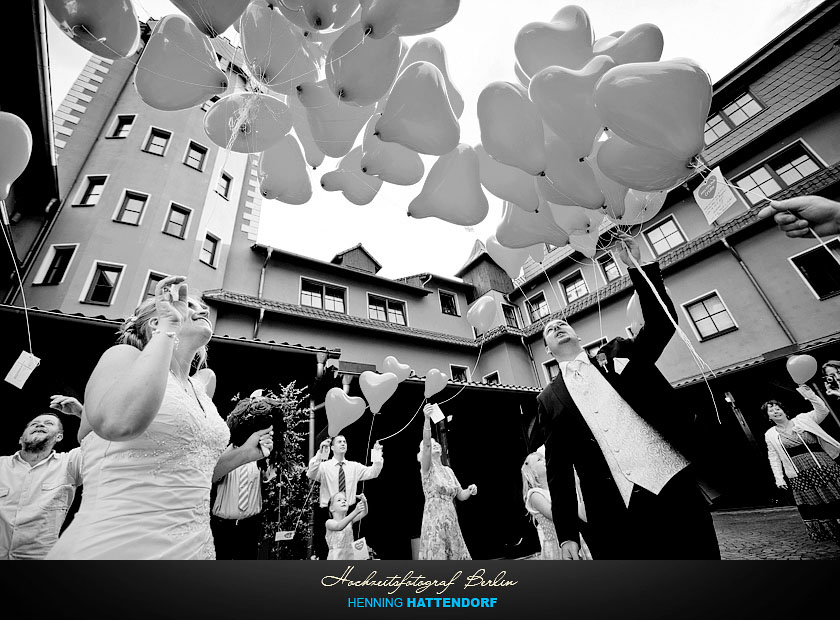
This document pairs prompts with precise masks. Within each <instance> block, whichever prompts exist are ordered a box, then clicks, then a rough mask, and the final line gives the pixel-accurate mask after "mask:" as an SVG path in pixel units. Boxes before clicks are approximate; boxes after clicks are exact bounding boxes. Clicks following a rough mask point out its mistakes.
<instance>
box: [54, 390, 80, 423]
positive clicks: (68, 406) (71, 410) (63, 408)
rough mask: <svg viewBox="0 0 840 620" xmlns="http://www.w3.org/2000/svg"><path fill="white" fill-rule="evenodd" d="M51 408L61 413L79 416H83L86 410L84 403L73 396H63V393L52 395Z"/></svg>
mask: <svg viewBox="0 0 840 620" xmlns="http://www.w3.org/2000/svg"><path fill="white" fill-rule="evenodd" d="M50 409H56V410H57V411H60V412H61V413H64V414H67V415H72V416H76V417H77V418H81V417H82V412H83V411H84V410H85V408H84V407H83V406H82V403H80V402H79V401H78V400H76V399H75V398H73V397H72V396H62V395H61V394H55V395H53V396H50Z"/></svg>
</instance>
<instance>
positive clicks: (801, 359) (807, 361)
mask: <svg viewBox="0 0 840 620" xmlns="http://www.w3.org/2000/svg"><path fill="white" fill-rule="evenodd" d="M786 366H787V371H788V374H789V375H790V378H791V379H793V380H794V381H796V382H797V383H798V384H799V385H802V384H804V383H808V381H810V380H811V379H813V378H814V375H815V374H817V367H818V364H817V360H815V359H814V358H813V357H811V356H810V355H791V356H790V357H789V358H788V360H787V364H786Z"/></svg>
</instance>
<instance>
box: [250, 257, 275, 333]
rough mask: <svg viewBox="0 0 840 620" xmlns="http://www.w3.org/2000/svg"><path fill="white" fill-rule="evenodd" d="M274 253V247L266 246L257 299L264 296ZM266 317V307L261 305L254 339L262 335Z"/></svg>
mask: <svg viewBox="0 0 840 620" xmlns="http://www.w3.org/2000/svg"><path fill="white" fill-rule="evenodd" d="M273 253H274V248H272V247H271V246H269V247H268V248H266V252H265V261H263V266H262V269H260V284H259V287H258V288H257V299H262V298H263V288H264V287H265V270H266V269H267V268H268V261H270V260H271V255H272V254H273ZM264 318H265V308H263V307H262V306H260V314H259V316H258V317H257V321H256V323H254V340H256V339H257V338H259V336H260V328H261V327H262V322H263V319H264Z"/></svg>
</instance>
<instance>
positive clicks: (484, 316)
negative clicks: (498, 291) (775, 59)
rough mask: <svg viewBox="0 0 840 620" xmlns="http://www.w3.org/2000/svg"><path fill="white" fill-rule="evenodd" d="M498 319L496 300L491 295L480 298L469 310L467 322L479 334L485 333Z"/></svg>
mask: <svg viewBox="0 0 840 620" xmlns="http://www.w3.org/2000/svg"><path fill="white" fill-rule="evenodd" d="M495 319H496V300H495V299H493V298H492V297H491V296H490V295H485V296H484V297H479V298H478V299H477V300H476V301H475V303H474V304H473V305H472V306H470V309H469V310H467V321H469V323H470V325H472V326H473V327H475V331H477V332H478V333H479V334H483V333H485V332H486V331H487V330H488V329H490V326H491V325H493V321H494V320H495Z"/></svg>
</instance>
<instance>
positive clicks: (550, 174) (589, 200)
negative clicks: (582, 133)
mask: <svg viewBox="0 0 840 620" xmlns="http://www.w3.org/2000/svg"><path fill="white" fill-rule="evenodd" d="M545 155H546V163H547V164H548V165H547V166H546V170H545V176H544V177H541V178H538V179H537V192H539V194H540V196H542V197H543V198H545V199H546V200H547V201H548V202H553V203H554V204H558V205H569V204H572V205H579V206H581V207H583V208H584V209H600V208H601V207H603V206H604V194H603V193H601V189H600V188H599V187H598V182H597V180H596V179H595V175H594V173H593V172H592V169H591V168H590V167H589V164H588V163H587V161H586V160H585V159H581V158H580V157H579V156H578V155H576V154H575V152H574V150H573V149H572V147H571V145H570V144H569V143H568V142H566V141H565V140H564V139H563V138H561V137H560V136H558V135H557V134H555V133H554V132H553V131H550V130H549V132H548V133H547V134H546V139H545Z"/></svg>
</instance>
